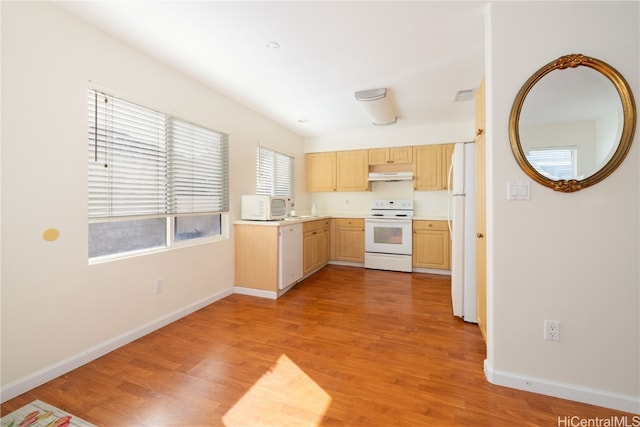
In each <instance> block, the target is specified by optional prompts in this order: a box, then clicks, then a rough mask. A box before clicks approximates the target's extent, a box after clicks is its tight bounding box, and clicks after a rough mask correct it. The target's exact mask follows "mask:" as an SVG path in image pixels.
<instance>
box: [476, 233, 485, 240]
mask: <svg viewBox="0 0 640 427" xmlns="http://www.w3.org/2000/svg"><path fill="white" fill-rule="evenodd" d="M476 237H477V238H478V239H482V238H483V237H484V234H482V233H476Z"/></svg>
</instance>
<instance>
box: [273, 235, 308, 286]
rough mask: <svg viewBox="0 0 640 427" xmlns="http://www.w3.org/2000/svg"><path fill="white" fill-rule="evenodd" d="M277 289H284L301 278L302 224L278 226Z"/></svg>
mask: <svg viewBox="0 0 640 427" xmlns="http://www.w3.org/2000/svg"><path fill="white" fill-rule="evenodd" d="M278 234H279V235H280V236H279V242H278V243H279V245H278V247H279V251H278V252H279V253H278V255H279V259H280V262H279V265H278V267H279V268H278V270H279V280H278V288H279V289H284V288H286V287H287V286H289V285H291V284H292V283H295V282H297V281H298V280H300V279H301V278H302V223H298V224H291V225H286V226H284V225H283V226H280V230H279V233H278Z"/></svg>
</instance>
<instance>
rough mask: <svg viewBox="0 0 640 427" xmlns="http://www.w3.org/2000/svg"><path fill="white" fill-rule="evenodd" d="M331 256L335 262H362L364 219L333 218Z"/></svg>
mask: <svg viewBox="0 0 640 427" xmlns="http://www.w3.org/2000/svg"><path fill="white" fill-rule="evenodd" d="M333 226H334V229H335V232H334V236H333V248H334V252H333V256H332V259H334V260H336V261H346V262H357V263H363V262H364V219H362V218H335V219H334V220H333Z"/></svg>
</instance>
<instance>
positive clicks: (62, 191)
mask: <svg viewBox="0 0 640 427" xmlns="http://www.w3.org/2000/svg"><path fill="white" fill-rule="evenodd" d="M1 7H2V17H1V18H2V157H1V159H2V172H1V173H2V178H1V183H2V277H1V279H2V282H1V284H2V303H1V304H2V305H1V309H2V313H1V316H2V317H1V320H2V335H1V337H2V353H1V354H2V365H1V371H2V388H3V394H2V398H3V399H7V398H10V397H12V396H11V394H12V393H15V392H21V391H25V390H24V387H26V386H35V385H37V383H38V381H40V380H42V379H46V376H47V375H49V374H55V373H56V372H58V373H60V372H59V371H60V370H64V369H66V368H71V367H73V364H74V363H77V362H78V361H82V360H83V359H90V358H91V357H95V356H96V355H97V353H99V352H100V351H102V350H104V349H105V348H107V347H109V346H112V347H113V346H116V345H119V344H121V343H123V341H126V339H129V338H131V334H132V333H134V332H135V331H139V332H140V333H143V332H145V331H148V330H149V328H152V327H154V326H155V325H156V323H157V322H162V321H168V320H171V319H173V318H175V317H178V316H181V315H183V314H184V312H185V310H189V309H193V308H194V307H197V306H199V305H202V304H206V303H209V302H211V301H213V300H215V299H216V298H219V297H221V296H223V295H226V294H227V293H229V292H230V291H231V289H232V286H233V229H232V227H230V228H231V230H230V233H231V238H230V239H228V240H225V241H221V242H216V243H208V244H201V245H197V246H191V247H187V248H183V249H179V250H169V251H164V252H160V253H156V254H152V255H144V256H137V257H133V258H129V259H124V260H120V261H114V262H108V263H103V264H98V265H88V260H87V228H88V227H87V164H86V161H87V154H86V153H87V152H86V149H87V148H86V147H87V145H86V144H87V126H88V121H87V120H88V119H87V88H88V86H89V81H94V82H97V83H98V84H99V85H101V86H102V87H104V88H105V89H106V90H109V91H110V92H112V93H113V94H115V95H118V96H121V97H124V98H126V99H128V100H131V101H134V102H138V103H140V104H142V105H145V106H148V107H151V108H155V109H158V110H161V111H164V112H167V113H172V114H174V115H176V116H178V117H181V118H184V119H186V120H189V121H192V122H194V123H197V124H200V125H203V126H206V127H209V128H212V129H215V130H219V131H221V132H225V133H228V134H229V135H230V136H229V147H230V150H229V151H230V152H229V158H230V166H231V167H230V183H231V184H230V193H231V200H230V203H231V216H232V218H235V217H237V214H238V211H239V203H240V202H239V200H240V197H239V196H240V194H244V193H254V192H255V151H256V150H255V147H256V145H257V144H258V142H260V143H262V144H264V145H266V146H270V147H272V148H274V149H278V150H282V151H286V152H288V153H292V154H294V155H295V156H296V159H297V163H296V170H297V171H298V176H297V182H298V192H299V193H300V194H304V175H303V173H304V156H303V142H302V139H301V138H300V137H298V136H296V135H294V134H292V133H290V132H288V131H286V130H284V129H283V128H281V127H278V126H276V125H274V124H273V123H271V122H269V121H268V120H266V119H264V118H263V117H261V116H259V115H257V114H255V113H253V112H251V111H249V110H247V109H245V108H243V107H241V106H239V105H238V104H236V103H235V102H232V101H230V100H229V99H226V98H223V97H221V96H219V95H218V94H216V93H213V92H211V91H210V90H208V89H207V88H205V87H203V86H201V85H199V84H197V83H195V82H194V81H192V80H190V79H188V78H186V77H184V76H183V75H180V74H178V73H177V72H175V71H173V70H172V69H170V68H168V67H166V66H164V65H162V64H159V63H157V62H155V61H153V60H151V59H150V58H148V57H147V56H145V55H144V54H142V53H140V52H138V51H136V50H133V49H131V48H129V47H127V46H125V45H123V44H121V43H119V42H117V41H115V40H114V39H112V38H110V37H108V36H106V35H105V34H103V33H101V32H98V31H97V30H95V29H93V28H92V27H90V26H88V25H85V24H84V23H82V22H80V21H78V20H76V19H75V18H73V17H72V16H71V15H69V14H67V13H66V12H65V11H63V10H61V9H58V8H57V7H56V6H54V5H52V4H50V3H48V2H2V4H1ZM49 227H55V228H57V229H59V230H60V238H59V239H58V240H56V241H54V242H46V241H45V240H44V239H43V238H42V232H43V231H44V230H45V229H47V228H49ZM157 278H163V279H164V293H162V294H160V295H154V294H153V293H152V283H153V281H154V280H155V279H157ZM154 322H156V323H154ZM132 331H134V332H132Z"/></svg>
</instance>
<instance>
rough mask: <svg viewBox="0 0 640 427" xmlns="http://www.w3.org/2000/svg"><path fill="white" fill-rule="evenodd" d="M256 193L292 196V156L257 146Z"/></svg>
mask: <svg viewBox="0 0 640 427" xmlns="http://www.w3.org/2000/svg"><path fill="white" fill-rule="evenodd" d="M257 157H258V161H257V171H256V176H257V182H256V194H264V195H268V196H290V197H291V199H292V200H293V198H294V189H295V181H294V176H295V175H294V158H293V156H290V155H287V154H282V153H278V152H277V151H274V150H272V149H270V148H266V147H261V146H258V153H257Z"/></svg>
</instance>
